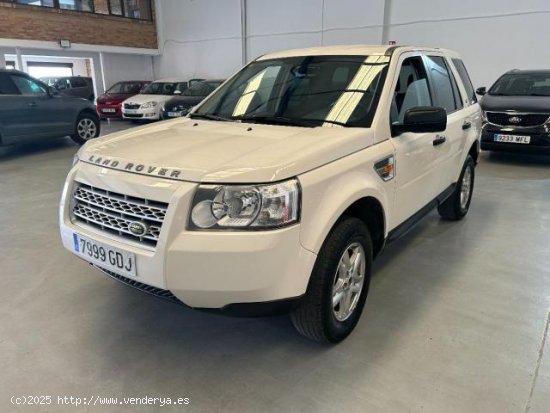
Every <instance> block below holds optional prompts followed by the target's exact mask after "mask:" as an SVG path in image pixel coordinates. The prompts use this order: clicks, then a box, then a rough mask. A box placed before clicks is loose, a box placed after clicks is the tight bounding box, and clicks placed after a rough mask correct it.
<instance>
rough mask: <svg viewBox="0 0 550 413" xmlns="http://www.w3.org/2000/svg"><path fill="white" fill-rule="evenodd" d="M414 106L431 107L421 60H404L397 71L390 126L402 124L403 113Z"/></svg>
mask: <svg viewBox="0 0 550 413" xmlns="http://www.w3.org/2000/svg"><path fill="white" fill-rule="evenodd" d="M416 106H433V104H432V97H431V95H430V88H429V85H428V77H427V75H426V70H425V68H424V64H423V63H422V58H420V57H409V58H407V59H405V60H404V61H403V63H402V65H401V70H400V71H399V78H398V80H397V86H396V87H395V91H394V94H393V100H392V103H391V110H390V121H391V123H392V124H399V123H403V119H404V118H405V112H407V110H409V109H411V108H414V107H416Z"/></svg>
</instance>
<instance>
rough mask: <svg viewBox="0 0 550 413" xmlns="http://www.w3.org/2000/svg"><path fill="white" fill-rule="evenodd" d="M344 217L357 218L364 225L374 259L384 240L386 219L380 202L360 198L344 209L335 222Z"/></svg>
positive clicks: (372, 198) (371, 197)
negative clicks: (370, 240) (367, 230)
mask: <svg viewBox="0 0 550 413" xmlns="http://www.w3.org/2000/svg"><path fill="white" fill-rule="evenodd" d="M346 217H354V218H358V219H360V220H361V221H363V222H364V223H365V225H366V226H367V228H368V229H369V233H370V235H371V238H372V248H373V251H372V253H373V257H376V256H377V255H378V254H379V253H380V252H381V251H382V249H383V248H384V242H385V240H386V217H385V215H384V207H383V206H382V204H381V202H380V201H379V200H378V199H377V198H375V197H374V196H366V197H363V198H360V199H358V200H356V201H355V202H353V203H352V204H351V205H350V206H348V207H347V208H346V210H345V211H344V212H343V213H342V215H341V216H340V217H339V218H338V220H337V222H339V221H340V220H342V219H345V218H346Z"/></svg>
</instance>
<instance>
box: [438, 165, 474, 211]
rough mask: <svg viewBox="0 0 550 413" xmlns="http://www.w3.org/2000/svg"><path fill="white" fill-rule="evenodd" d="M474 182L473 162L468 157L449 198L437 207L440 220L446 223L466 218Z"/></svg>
mask: <svg viewBox="0 0 550 413" xmlns="http://www.w3.org/2000/svg"><path fill="white" fill-rule="evenodd" d="M474 182H475V162H474V159H473V158H472V157H471V155H468V157H467V158H466V161H465V162H464V166H463V167H462V171H461V172H460V177H459V178H458V183H457V185H456V187H455V190H454V191H453V193H452V194H451V196H450V197H449V198H447V199H446V200H445V201H444V202H443V203H442V204H440V205H439V206H438V207H437V210H438V212H439V215H440V216H441V218H443V219H445V220H448V221H459V220H461V219H462V218H464V217H465V216H466V214H467V213H468V210H469V209H470V203H471V202H472V194H473V193H474Z"/></svg>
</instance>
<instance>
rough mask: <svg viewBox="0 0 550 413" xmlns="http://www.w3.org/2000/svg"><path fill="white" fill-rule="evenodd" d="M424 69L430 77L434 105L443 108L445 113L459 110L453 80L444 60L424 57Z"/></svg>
mask: <svg viewBox="0 0 550 413" xmlns="http://www.w3.org/2000/svg"><path fill="white" fill-rule="evenodd" d="M426 68H427V70H428V73H429V76H430V80H431V84H432V90H433V93H434V97H435V101H436V102H435V103H436V105H438V106H441V107H443V108H445V110H446V111H447V113H452V112H454V111H455V110H457V109H459V108H460V107H459V106H458V105H457V101H458V96H457V93H458V91H457V90H456V91H455V89H456V85H454V86H455V87H453V80H454V79H451V76H450V74H449V69H448V68H447V65H446V64H445V59H443V58H442V57H440V56H426Z"/></svg>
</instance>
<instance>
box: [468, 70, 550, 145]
mask: <svg viewBox="0 0 550 413" xmlns="http://www.w3.org/2000/svg"><path fill="white" fill-rule="evenodd" d="M477 93H478V94H479V95H481V96H483V98H482V99H481V101H480V104H481V108H482V109H483V117H484V124H483V129H482V135H481V149H484V150H488V151H504V152H524V153H525V152H527V153H534V154H550V70H511V71H509V72H507V73H505V74H504V75H502V76H501V77H500V78H499V79H498V80H497V81H496V82H495V83H494V84H493V86H491V88H490V89H489V91H487V90H486V88H485V87H481V88H479V89H477Z"/></svg>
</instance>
